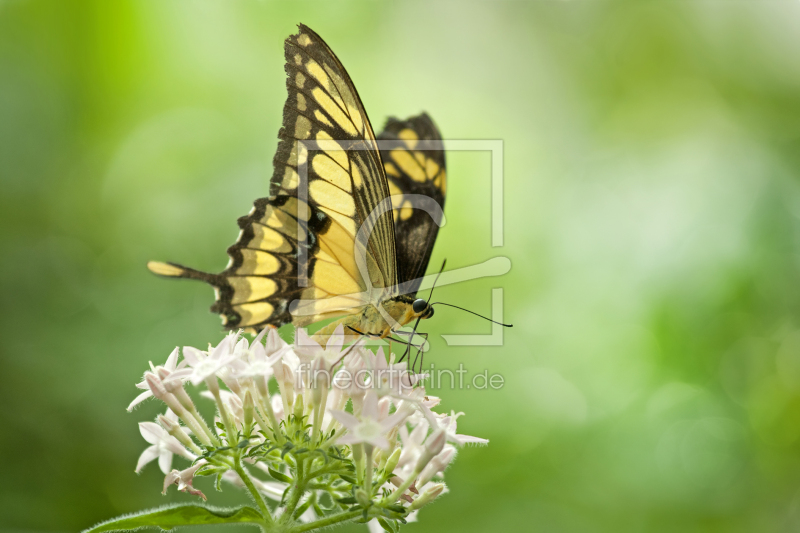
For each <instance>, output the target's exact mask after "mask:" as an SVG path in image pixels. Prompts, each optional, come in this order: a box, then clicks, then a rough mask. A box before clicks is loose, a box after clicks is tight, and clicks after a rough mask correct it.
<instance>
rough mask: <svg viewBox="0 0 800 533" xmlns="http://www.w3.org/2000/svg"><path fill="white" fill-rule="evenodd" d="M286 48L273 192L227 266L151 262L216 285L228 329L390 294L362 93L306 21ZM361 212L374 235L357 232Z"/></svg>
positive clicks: (335, 311) (376, 160) (392, 268)
mask: <svg viewBox="0 0 800 533" xmlns="http://www.w3.org/2000/svg"><path fill="white" fill-rule="evenodd" d="M284 51H285V57H286V73H287V81H286V85H287V89H288V97H287V100H286V104H285V106H284V112H283V124H282V127H281V130H280V133H279V138H280V142H279V144H278V150H277V153H276V155H275V158H274V174H273V176H272V179H271V182H270V197H268V198H262V199H260V200H257V201H256V202H255V206H254V207H253V209H252V211H251V212H250V214H249V215H247V216H245V217H242V218H241V219H239V227H240V229H241V233H240V236H239V239H238V240H237V242H236V243H235V244H234V245H233V246H231V247H230V248H229V249H228V254H229V256H230V258H231V260H230V263H229V265H228V267H227V268H226V269H225V270H224V271H223V272H221V273H219V274H206V273H204V272H200V271H196V270H193V269H190V268H186V267H182V266H180V265H175V264H172V263H170V264H167V263H158V262H151V263H150V264H149V265H148V266H149V268H150V269H151V270H152V271H153V272H155V273H156V274H160V275H164V276H168V277H184V278H193V279H200V280H203V281H206V282H207V283H210V284H211V285H213V286H214V287H215V290H216V294H217V302H216V303H215V304H214V306H212V310H213V311H215V312H217V313H220V314H221V315H222V317H223V323H225V325H226V327H228V328H239V327H244V328H247V329H250V330H259V329H262V328H263V327H265V326H267V325H272V326H280V325H282V324H285V323H288V322H292V323H294V324H295V325H306V324H309V323H313V322H316V321H318V320H322V319H325V318H331V317H335V316H341V315H344V314H352V313H357V312H360V310H361V309H363V307H364V305H366V304H367V303H369V299H368V298H367V296H365V295H368V294H369V293H370V291H369V290H368V289H370V286H371V287H373V288H378V289H381V288H388V289H389V290H388V291H387V292H386V294H385V295H384V297H389V296H391V294H392V293H393V290H394V288H395V286H396V284H397V274H396V269H397V266H396V259H395V236H394V225H393V224H394V223H393V217H392V210H391V207H392V206H391V204H388V205H387V206H386V207H388V209H384V210H383V211H380V209H378V210H377V211H376V208H377V207H379V206H381V205H382V203H383V204H386V202H388V196H389V186H388V183H387V181H386V177H385V174H384V168H383V164H382V162H381V156H380V153H379V152H378V150H377V145H376V142H375V135H374V133H373V130H372V126H371V125H370V123H369V119H368V118H367V114H366V112H365V111H364V107H363V105H362V104H361V99H360V98H359V96H358V93H357V92H356V90H355V87H354V86H353V83H352V81H351V80H350V77H349V76H348V74H347V72H346V71H345V69H344V67H343V66H342V64H341V63H340V62H339V60H338V59H337V58H336V56H335V55H334V54H333V52H332V51H331V49H330V48H329V47H328V46H327V45H326V44H325V42H324V41H323V40H322V39H321V38H320V37H319V36H318V35H317V34H316V33H314V32H313V31H312V30H310V29H309V28H308V27H306V26H304V25H300V32H299V33H298V34H297V35H294V36H292V37H290V38H289V39H287V40H286V42H285V45H284ZM384 201H386V202H384ZM375 213H378V214H377V215H376V214H375ZM370 214H372V217H370ZM368 218H369V221H370V224H368V226H370V229H371V231H369V232H362V233H359V229H360V227H361V226H362V224H363V223H364V221H365V220H367V219H368ZM360 257H361V258H363V259H364V260H363V261H361V263H362V264H363V265H364V266H365V270H366V272H364V273H363V275H362V272H361V269H360V268H359V258H360Z"/></svg>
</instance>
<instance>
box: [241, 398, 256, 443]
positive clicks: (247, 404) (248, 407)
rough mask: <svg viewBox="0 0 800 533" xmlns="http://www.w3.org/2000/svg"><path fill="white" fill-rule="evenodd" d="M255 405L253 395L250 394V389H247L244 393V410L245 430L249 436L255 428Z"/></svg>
mask: <svg viewBox="0 0 800 533" xmlns="http://www.w3.org/2000/svg"><path fill="white" fill-rule="evenodd" d="M255 408H256V407H255V404H254V403H253V395H252V394H250V389H247V391H245V393H244V405H243V406H242V409H243V411H244V415H243V418H244V428H243V429H244V430H245V431H246V432H247V434H248V435H249V433H250V429H251V428H252V427H253V414H254V411H255Z"/></svg>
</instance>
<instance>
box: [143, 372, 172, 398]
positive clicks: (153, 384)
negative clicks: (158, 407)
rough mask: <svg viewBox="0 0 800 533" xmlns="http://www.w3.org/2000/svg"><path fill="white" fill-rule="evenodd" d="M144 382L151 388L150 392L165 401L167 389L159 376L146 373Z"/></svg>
mask: <svg viewBox="0 0 800 533" xmlns="http://www.w3.org/2000/svg"><path fill="white" fill-rule="evenodd" d="M144 381H145V382H146V383H147V386H148V387H150V392H152V393H153V396H155V397H156V398H158V399H159V400H161V401H164V398H165V397H166V395H167V389H165V388H164V385H163V384H162V383H161V380H160V379H159V378H158V376H157V375H155V374H153V373H152V372H145V373H144Z"/></svg>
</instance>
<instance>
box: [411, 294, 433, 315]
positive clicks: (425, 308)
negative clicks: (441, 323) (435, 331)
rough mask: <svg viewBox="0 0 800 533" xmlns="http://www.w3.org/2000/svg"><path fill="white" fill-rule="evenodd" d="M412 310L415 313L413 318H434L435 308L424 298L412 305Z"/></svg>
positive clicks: (418, 299)
mask: <svg viewBox="0 0 800 533" xmlns="http://www.w3.org/2000/svg"><path fill="white" fill-rule="evenodd" d="M411 310H412V311H414V317H413V318H430V317H432V316H433V306H432V305H430V304H429V303H428V302H427V301H425V300H423V299H422V298H417V299H416V300H414V303H412V304H411Z"/></svg>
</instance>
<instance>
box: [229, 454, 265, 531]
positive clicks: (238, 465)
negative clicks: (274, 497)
mask: <svg viewBox="0 0 800 533" xmlns="http://www.w3.org/2000/svg"><path fill="white" fill-rule="evenodd" d="M233 468H234V470H235V471H236V473H237V474H239V477H240V478H241V479H242V482H243V483H244V484H245V486H246V487H247V490H249V491H250V495H251V496H252V497H253V499H254V500H255V502H256V505H258V507H259V508H260V509H261V515H262V516H263V517H264V523H265V524H266V525H267V526H268V527H269V526H272V525H273V524H274V523H275V522H274V521H273V520H272V513H270V511H269V507H267V504H266V502H265V501H264V498H263V497H262V496H261V493H260V492H258V489H256V486H255V485H253V480H251V479H250V475H249V474H248V473H247V471H246V470H245V469H244V467H243V466H242V458H241V457H240V456H239V455H237V456H236V459H235V462H234V465H233Z"/></svg>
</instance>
